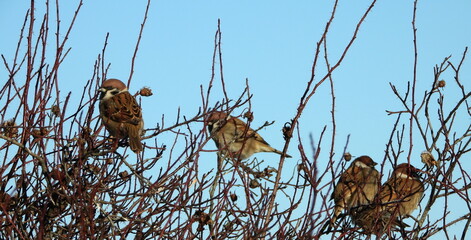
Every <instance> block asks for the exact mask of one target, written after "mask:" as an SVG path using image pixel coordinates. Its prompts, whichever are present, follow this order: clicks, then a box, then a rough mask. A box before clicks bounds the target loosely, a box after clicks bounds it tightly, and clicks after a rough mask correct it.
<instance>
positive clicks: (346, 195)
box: [330, 156, 380, 226]
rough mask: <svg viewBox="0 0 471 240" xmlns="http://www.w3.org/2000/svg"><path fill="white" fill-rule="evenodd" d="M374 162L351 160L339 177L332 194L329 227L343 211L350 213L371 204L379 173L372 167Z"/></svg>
mask: <svg viewBox="0 0 471 240" xmlns="http://www.w3.org/2000/svg"><path fill="white" fill-rule="evenodd" d="M375 165H376V162H374V161H373V159H371V158H370V157H368V156H361V157H358V158H356V159H355V160H353V162H352V163H351V164H350V167H349V168H347V170H345V172H343V173H342V175H340V179H339V181H338V182H337V185H336V186H335V189H334V192H333V193H332V199H334V202H335V207H334V213H333V217H332V219H331V222H330V223H331V226H333V225H334V224H335V222H336V221H337V217H338V216H339V215H340V213H341V212H342V211H343V210H347V211H350V209H351V208H355V207H358V206H362V205H367V204H370V203H372V202H373V200H374V197H375V196H376V194H377V193H378V188H379V179H380V177H379V173H378V171H376V169H375V168H374V166H375Z"/></svg>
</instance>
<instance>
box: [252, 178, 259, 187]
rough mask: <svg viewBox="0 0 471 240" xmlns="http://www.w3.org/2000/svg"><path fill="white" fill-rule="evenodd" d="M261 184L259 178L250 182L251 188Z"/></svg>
mask: <svg viewBox="0 0 471 240" xmlns="http://www.w3.org/2000/svg"><path fill="white" fill-rule="evenodd" d="M259 186H260V183H259V182H258V181H257V180H255V179H252V180H250V183H249V187H250V188H257V187H259Z"/></svg>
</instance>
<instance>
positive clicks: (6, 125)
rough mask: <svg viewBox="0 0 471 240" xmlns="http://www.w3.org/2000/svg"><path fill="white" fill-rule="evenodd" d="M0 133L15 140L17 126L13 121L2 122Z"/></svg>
mask: <svg viewBox="0 0 471 240" xmlns="http://www.w3.org/2000/svg"><path fill="white" fill-rule="evenodd" d="M0 133H2V134H3V135H5V136H7V137H9V138H16V137H18V126H16V123H15V122H14V121H13V120H8V121H5V122H2V123H1V124H0Z"/></svg>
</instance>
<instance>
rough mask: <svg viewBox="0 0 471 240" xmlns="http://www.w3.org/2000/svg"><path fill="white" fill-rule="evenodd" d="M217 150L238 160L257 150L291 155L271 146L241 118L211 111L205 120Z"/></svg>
mask: <svg viewBox="0 0 471 240" xmlns="http://www.w3.org/2000/svg"><path fill="white" fill-rule="evenodd" d="M205 121H206V123H207V126H208V130H209V132H210V134H211V137H212V139H213V140H214V142H215V143H216V147H217V148H218V150H219V152H220V153H221V154H222V155H224V156H225V157H233V158H237V159H239V160H243V159H246V158H249V157H250V156H252V154H254V153H258V152H274V153H277V154H280V155H284V156H285V157H287V158H290V157H291V156H290V155H288V154H283V152H281V151H279V150H277V149H275V148H272V147H271V146H270V145H269V144H268V143H267V142H266V141H265V140H264V139H263V138H262V136H260V134H258V133H257V132H255V131H254V130H253V129H251V128H250V127H249V126H248V125H247V124H246V123H245V122H243V121H242V120H240V119H238V118H236V117H233V116H230V115H228V114H227V113H224V112H213V113H211V114H210V115H209V117H208V118H207V119H206V120H205Z"/></svg>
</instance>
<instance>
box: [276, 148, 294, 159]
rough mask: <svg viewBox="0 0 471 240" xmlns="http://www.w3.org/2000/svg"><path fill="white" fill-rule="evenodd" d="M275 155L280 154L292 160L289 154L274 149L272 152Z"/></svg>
mask: <svg viewBox="0 0 471 240" xmlns="http://www.w3.org/2000/svg"><path fill="white" fill-rule="evenodd" d="M272 151H273V152H274V153H278V154H280V155H281V156H284V157H285V158H292V157H291V155H289V154H287V153H283V152H282V151H280V150H277V149H274V148H273V150H272Z"/></svg>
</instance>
